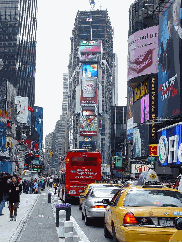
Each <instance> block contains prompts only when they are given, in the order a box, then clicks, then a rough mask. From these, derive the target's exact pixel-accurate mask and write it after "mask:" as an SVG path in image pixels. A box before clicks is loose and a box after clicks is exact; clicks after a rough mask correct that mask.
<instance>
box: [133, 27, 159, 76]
mask: <svg viewBox="0 0 182 243" xmlns="http://www.w3.org/2000/svg"><path fill="white" fill-rule="evenodd" d="M158 29H159V26H152V27H149V28H147V29H144V30H139V31H137V32H136V33H134V34H133V35H131V36H130V37H129V39H128V80H129V79H132V78H136V77H139V76H141V75H145V74H151V73H157V72H158Z"/></svg>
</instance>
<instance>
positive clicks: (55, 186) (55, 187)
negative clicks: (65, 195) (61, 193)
mask: <svg viewBox="0 0 182 243" xmlns="http://www.w3.org/2000/svg"><path fill="white" fill-rule="evenodd" d="M54 189H55V192H54V194H56V191H57V185H56V182H55V183H54Z"/></svg>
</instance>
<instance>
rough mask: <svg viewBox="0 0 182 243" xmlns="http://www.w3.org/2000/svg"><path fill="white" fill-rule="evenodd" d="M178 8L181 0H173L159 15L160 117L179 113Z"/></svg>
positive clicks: (179, 36) (179, 35)
mask: <svg viewBox="0 0 182 243" xmlns="http://www.w3.org/2000/svg"><path fill="white" fill-rule="evenodd" d="M180 8H181V0H175V1H174V2H173V3H168V4H167V5H166V7H165V10H164V11H163V12H162V13H161V14H160V16H159V53H158V55H159V66H158V116H159V117H161V118H166V117H173V116H175V115H179V113H180V40H181V39H180V38H181V34H180V32H179V30H180V28H181V27H180V26H179V23H180ZM181 33H182V31H181Z"/></svg>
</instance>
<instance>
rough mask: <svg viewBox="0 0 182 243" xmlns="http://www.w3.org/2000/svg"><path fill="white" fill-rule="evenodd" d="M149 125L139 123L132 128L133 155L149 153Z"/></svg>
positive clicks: (143, 155)
mask: <svg viewBox="0 0 182 243" xmlns="http://www.w3.org/2000/svg"><path fill="white" fill-rule="evenodd" d="M148 143H149V126H148V124H140V125H138V126H137V127H135V128H133V157H134V158H141V157H145V158H146V157H148V153H149V147H148Z"/></svg>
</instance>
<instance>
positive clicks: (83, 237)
mask: <svg viewBox="0 0 182 243" xmlns="http://www.w3.org/2000/svg"><path fill="white" fill-rule="evenodd" d="M70 219H71V221H73V224H74V228H75V231H76V233H77V235H78V236H79V237H80V240H81V241H84V242H90V241H89V239H88V238H87V236H86V235H85V233H84V232H83V230H82V229H81V228H80V226H79V225H78V223H77V222H76V220H75V219H74V218H73V217H72V216H71V217H70Z"/></svg>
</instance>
